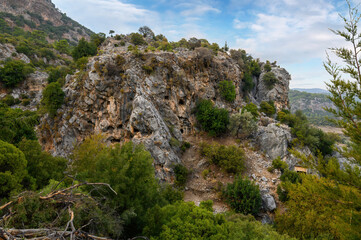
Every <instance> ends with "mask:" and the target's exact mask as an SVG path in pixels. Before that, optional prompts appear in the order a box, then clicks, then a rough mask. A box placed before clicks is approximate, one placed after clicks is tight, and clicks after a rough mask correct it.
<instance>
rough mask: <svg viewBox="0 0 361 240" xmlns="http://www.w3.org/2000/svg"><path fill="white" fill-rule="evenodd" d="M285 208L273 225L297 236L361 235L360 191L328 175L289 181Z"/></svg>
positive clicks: (351, 236)
mask: <svg viewBox="0 0 361 240" xmlns="http://www.w3.org/2000/svg"><path fill="white" fill-rule="evenodd" d="M287 190H288V200H287V202H286V207H287V209H288V210H287V211H285V212H283V213H281V212H278V213H277V214H276V218H275V220H276V223H277V224H276V227H277V230H278V231H279V232H280V233H287V234H289V235H290V236H293V237H297V238H298V239H361V232H360V224H361V212H360V209H359V206H361V192H360V191H359V189H356V188H354V187H352V186H345V185H342V184H340V183H338V182H334V181H332V180H330V179H326V178H319V177H316V176H312V175H305V176H303V178H302V183H300V184H289V185H288V189H287Z"/></svg>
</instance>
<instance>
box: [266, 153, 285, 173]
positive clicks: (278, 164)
mask: <svg viewBox="0 0 361 240" xmlns="http://www.w3.org/2000/svg"><path fill="white" fill-rule="evenodd" d="M275 169H278V170H280V171H281V172H282V173H283V172H284V171H285V170H286V169H288V164H287V163H286V162H284V161H282V160H281V158H280V157H278V158H276V159H274V160H273V161H272V167H271V168H270V169H269V170H270V171H271V172H272V171H273V170H275Z"/></svg>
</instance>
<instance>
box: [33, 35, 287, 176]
mask: <svg viewBox="0 0 361 240" xmlns="http://www.w3.org/2000/svg"><path fill="white" fill-rule="evenodd" d="M143 50H144V49H142V48H140V51H142V52H141V53H140V54H134V53H132V52H129V51H127V45H126V46H123V47H122V46H120V44H119V41H116V40H114V39H107V40H106V41H105V42H104V43H103V45H102V48H101V52H102V54H101V55H99V56H95V57H92V58H90V60H89V63H88V65H87V67H86V69H83V70H82V71H79V72H77V73H75V74H74V75H73V76H68V77H67V78H66V84H65V86H64V92H65V95H66V97H65V100H66V101H65V104H64V105H63V106H62V108H61V109H59V110H58V116H57V117H56V118H55V119H50V118H47V117H44V118H43V119H42V121H41V122H42V124H41V125H40V126H39V128H38V129H39V136H40V138H41V141H42V142H43V143H44V144H45V146H46V147H45V148H46V149H47V150H51V151H52V153H53V154H54V155H63V156H66V155H67V154H69V153H70V152H71V150H72V149H73V147H74V143H76V142H81V141H82V140H83V139H84V138H85V137H87V136H89V135H91V134H99V133H101V134H102V135H103V136H105V138H106V140H107V141H108V142H109V143H117V142H123V141H128V140H132V141H134V142H136V143H143V144H144V146H145V147H146V149H147V150H148V151H149V152H150V153H151V154H152V156H153V158H154V166H155V169H156V174H157V176H158V178H160V179H163V180H166V179H168V178H169V176H171V175H172V172H171V171H172V170H170V169H171V168H172V165H173V164H176V163H179V162H180V159H179V156H178V153H179V143H181V142H182V139H183V138H182V136H183V135H185V134H192V133H194V132H195V131H198V130H199V129H197V124H196V119H195V115H194V113H193V112H192V111H193V109H194V107H195V106H196V102H197V100H199V99H210V100H212V101H213V102H214V103H215V105H216V106H218V107H223V108H226V109H227V110H228V111H229V112H236V111H237V108H239V107H242V106H243V105H245V104H246V103H245V102H244V101H243V98H244V97H245V96H244V95H243V92H242V90H241V89H242V75H243V73H242V72H241V71H240V68H239V66H238V64H237V63H236V62H235V61H234V60H232V59H231V58H230V57H229V55H228V54H226V53H222V52H219V53H218V55H214V54H213V53H212V51H210V50H209V49H205V48H198V49H196V50H194V51H189V50H185V49H183V50H182V49H178V50H177V51H176V52H163V51H156V52H144V51H143ZM274 70H275V71H277V69H274ZM222 80H230V81H232V82H233V84H234V85H235V87H236V99H235V101H234V102H233V103H228V102H226V101H224V100H223V99H222V97H221V94H220V93H219V87H218V84H219V82H220V81H222ZM276 87H277V85H276ZM284 87H288V85H287V86H284ZM278 88H281V86H279V87H278ZM287 90H288V89H287ZM277 94H278V93H277ZM280 94H286V96H282V97H277V96H275V98H274V99H275V102H276V103H277V104H278V105H279V106H281V107H284V108H286V107H287V101H285V102H278V101H283V99H285V98H286V99H287V93H286V91H284V92H281V93H280ZM248 97H249V98H251V99H252V98H254V96H253V95H252V93H250V95H249V96H248ZM278 136H279V135H276V137H278ZM171 143H172V144H171ZM282 149H283V148H282Z"/></svg>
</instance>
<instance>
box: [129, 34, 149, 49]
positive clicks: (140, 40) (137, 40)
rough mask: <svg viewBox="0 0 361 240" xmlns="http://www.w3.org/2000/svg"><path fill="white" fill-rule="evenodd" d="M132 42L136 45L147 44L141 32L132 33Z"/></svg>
mask: <svg viewBox="0 0 361 240" xmlns="http://www.w3.org/2000/svg"><path fill="white" fill-rule="evenodd" d="M130 42H131V43H133V44H134V45H136V46H137V45H145V44H146V42H145V41H144V38H143V36H142V34H140V33H132V34H131V36H130Z"/></svg>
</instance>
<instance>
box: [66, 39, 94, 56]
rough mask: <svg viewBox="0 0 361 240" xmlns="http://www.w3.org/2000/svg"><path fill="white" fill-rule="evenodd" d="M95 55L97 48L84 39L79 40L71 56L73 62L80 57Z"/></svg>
mask: <svg viewBox="0 0 361 240" xmlns="http://www.w3.org/2000/svg"><path fill="white" fill-rule="evenodd" d="M96 53H97V47H96V46H95V44H93V43H89V42H87V41H86V40H85V39H84V38H82V39H80V41H79V43H78V45H77V46H76V47H74V49H73V51H72V56H73V58H74V60H75V61H76V60H78V59H79V58H82V57H88V56H94V55H95V54H96Z"/></svg>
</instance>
